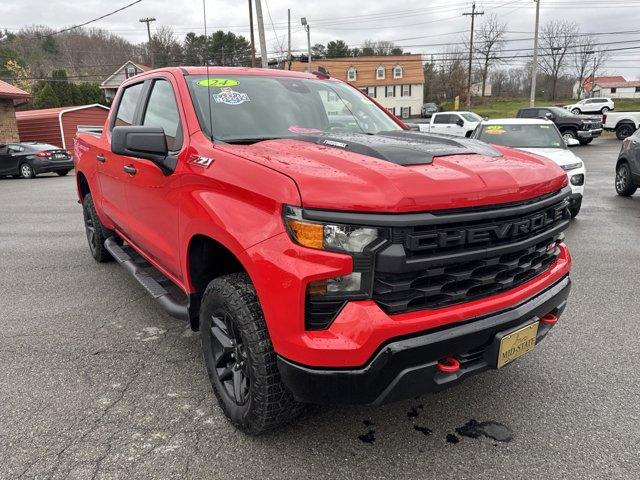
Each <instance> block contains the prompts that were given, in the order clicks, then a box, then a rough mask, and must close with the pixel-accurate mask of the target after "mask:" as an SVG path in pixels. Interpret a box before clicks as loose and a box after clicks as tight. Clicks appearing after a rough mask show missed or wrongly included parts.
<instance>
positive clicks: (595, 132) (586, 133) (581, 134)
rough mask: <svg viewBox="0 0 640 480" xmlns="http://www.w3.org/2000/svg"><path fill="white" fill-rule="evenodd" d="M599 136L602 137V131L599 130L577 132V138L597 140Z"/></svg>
mask: <svg viewBox="0 0 640 480" xmlns="http://www.w3.org/2000/svg"><path fill="white" fill-rule="evenodd" d="M600 135H602V129H601V128H595V129H593V130H579V131H578V138H584V139H587V138H598V137H599V136H600Z"/></svg>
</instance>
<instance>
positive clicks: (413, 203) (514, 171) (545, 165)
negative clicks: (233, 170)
mask: <svg viewBox="0 0 640 480" xmlns="http://www.w3.org/2000/svg"><path fill="white" fill-rule="evenodd" d="M407 133H408V132H407ZM412 135H414V136H418V135H421V134H418V133H413V134H412ZM379 137H380V135H361V136H359V137H358V138H357V144H358V145H357V148H358V149H361V148H363V147H367V148H369V149H370V150H368V151H367V153H366V154H365V153H360V152H356V151H350V150H349V149H348V148H347V147H344V146H342V145H338V144H339V143H343V144H347V146H348V145H349V142H350V141H346V140H345V139H344V138H343V139H342V140H345V141H342V142H340V141H339V140H334V139H335V137H333V136H332V137H327V138H328V139H329V140H331V142H329V144H327V143H324V142H323V141H322V138H319V137H318V138H315V139H309V138H307V139H278V140H266V141H262V142H258V143H254V144H252V145H224V146H223V145H219V148H224V150H225V151H227V152H229V153H233V154H235V155H238V156H241V157H244V158H247V159H249V160H252V161H255V162H258V163H260V164H263V165H265V166H267V167H269V168H271V169H274V170H277V171H279V172H281V173H283V174H285V175H287V176H289V177H290V178H292V179H293V180H294V181H295V183H296V184H297V186H298V189H299V191H300V196H301V199H302V205H303V206H304V207H308V208H318V209H327V210H343V211H365V212H387V213H389V212H392V213H399V212H415V211H425V210H440V209H454V208H466V207H475V206H484V205H495V204H500V203H511V202H518V201H522V200H527V199H530V198H535V197H538V196H541V195H545V194H547V193H550V192H554V191H557V190H559V189H561V188H562V187H563V186H564V185H566V182H567V177H566V175H565V173H564V171H563V170H561V169H560V168H558V167H557V166H556V165H555V164H554V163H553V162H550V161H548V160H545V159H544V158H541V157H536V156H533V155H530V154H528V153H525V152H521V151H517V150H513V149H503V148H499V147H496V148H495V149H494V148H491V147H488V146H487V145H486V144H482V143H481V142H474V141H466V140H464V139H460V140H458V141H456V142H454V141H453V140H451V139H446V140H448V141H450V143H449V144H443V143H440V144H438V145H433V143H432V144H431V145H428V148H427V149H426V150H429V149H430V150H431V154H430V153H423V154H422V156H423V158H424V161H423V162H422V163H417V162H416V158H415V157H416V156H418V155H419V154H418V153H416V151H415V149H416V148H420V147H416V145H415V142H412V141H410V140H409V139H404V140H400V139H398V138H395V139H394V140H396V141H398V142H399V143H400V145H396V146H397V149H396V148H395V147H392V146H391V144H390V143H388V142H387V141H386V140H385V141H383V143H384V144H385V145H386V146H387V148H386V150H385V152H384V156H385V159H382V158H379V155H378V156H376V155H374V153H379V147H378V146H379V143H380V138H379ZM423 137H425V138H427V137H428V142H434V141H435V139H436V137H437V136H435V135H429V136H427V135H423ZM452 143H453V144H454V145H452ZM394 145H395V143H394ZM478 145H482V148H489V151H490V152H494V156H491V155H488V154H480V153H474V152H473V151H472V150H473V149H474V148H476V147H474V146H478ZM436 149H440V150H441V152H437V153H435V154H433V152H434V150H436ZM452 149H453V150H455V152H454V153H453V154H452V153H451V150H452ZM408 150H413V151H412V153H411V155H412V157H413V160H412V162H411V164H401V163H400V162H399V161H397V159H396V160H394V158H396V157H397V158H400V157H402V156H403V155H404V154H406V152H407V151H408ZM447 150H448V151H447ZM478 150H480V148H478Z"/></svg>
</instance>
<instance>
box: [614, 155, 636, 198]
mask: <svg viewBox="0 0 640 480" xmlns="http://www.w3.org/2000/svg"><path fill="white" fill-rule="evenodd" d="M637 189H638V187H636V186H635V185H634V184H633V178H631V167H629V164H628V163H627V162H622V163H621V164H620V165H618V168H616V192H617V193H618V195H620V196H621V197H630V196H631V195H633V194H634V193H636V190H637Z"/></svg>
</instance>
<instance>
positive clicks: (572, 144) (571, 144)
mask: <svg viewBox="0 0 640 480" xmlns="http://www.w3.org/2000/svg"><path fill="white" fill-rule="evenodd" d="M564 143H566V144H567V147H577V146H578V145H580V141H579V140H576V139H575V138H567V139H566V140H565V141H564Z"/></svg>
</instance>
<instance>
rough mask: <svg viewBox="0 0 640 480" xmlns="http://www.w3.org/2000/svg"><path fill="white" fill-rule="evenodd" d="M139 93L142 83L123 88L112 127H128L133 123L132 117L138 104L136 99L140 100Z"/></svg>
mask: <svg viewBox="0 0 640 480" xmlns="http://www.w3.org/2000/svg"><path fill="white" fill-rule="evenodd" d="M141 93H142V83H136V84H135V85H131V86H130V87H127V88H125V90H124V92H122V96H121V97H120V103H119V104H118V111H117V112H116V121H115V123H114V127H120V126H124V127H128V126H129V125H133V120H134V118H133V117H134V115H135V113H136V106H137V105H138V100H140V94H141Z"/></svg>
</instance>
